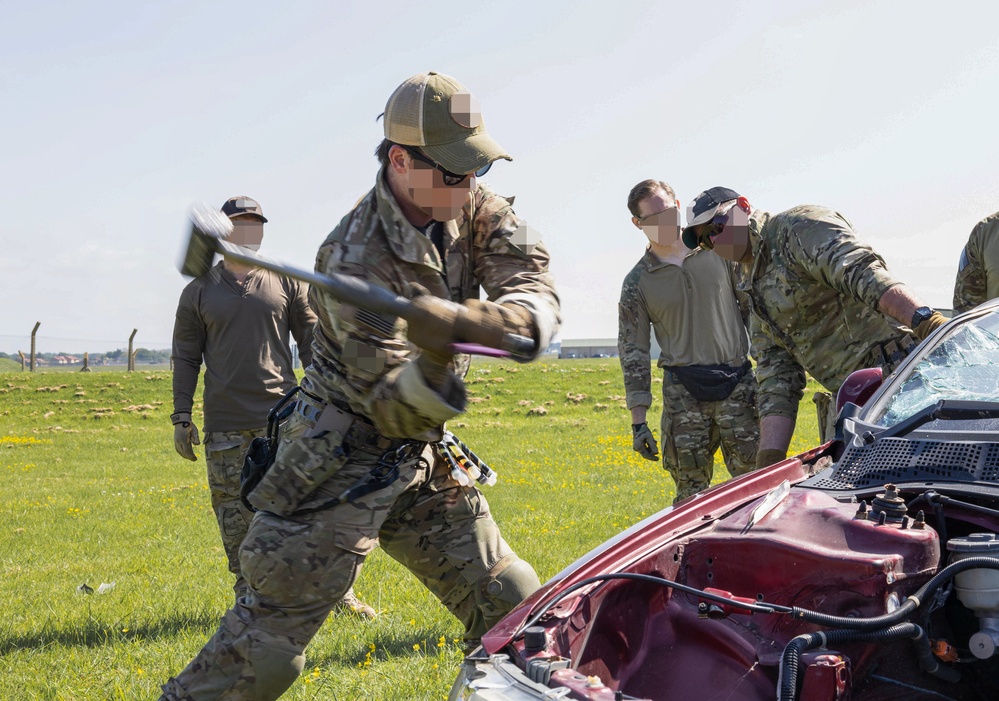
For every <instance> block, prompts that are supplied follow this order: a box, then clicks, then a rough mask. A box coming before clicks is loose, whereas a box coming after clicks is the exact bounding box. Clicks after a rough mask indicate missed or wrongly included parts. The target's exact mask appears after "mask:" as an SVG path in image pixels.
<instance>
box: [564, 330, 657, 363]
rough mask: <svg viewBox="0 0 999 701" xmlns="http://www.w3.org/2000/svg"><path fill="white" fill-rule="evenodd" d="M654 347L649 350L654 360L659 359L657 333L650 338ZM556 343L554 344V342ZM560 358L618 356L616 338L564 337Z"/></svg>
mask: <svg viewBox="0 0 999 701" xmlns="http://www.w3.org/2000/svg"><path fill="white" fill-rule="evenodd" d="M649 341H650V343H651V345H652V347H651V349H650V351H649V355H650V356H651V358H652V360H653V361H656V360H659V353H660V350H661V349H660V348H659V344H658V343H656V337H655V335H654V334H653V335H651V337H650V339H649ZM552 345H554V344H552ZM558 357H559V358H616V357H617V339H616V338H567V339H563V340H562V342H561V345H560V347H559V349H558Z"/></svg>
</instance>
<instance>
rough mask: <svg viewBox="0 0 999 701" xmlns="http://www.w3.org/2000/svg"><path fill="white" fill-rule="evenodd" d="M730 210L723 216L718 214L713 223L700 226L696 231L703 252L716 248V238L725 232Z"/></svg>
mask: <svg viewBox="0 0 999 701" xmlns="http://www.w3.org/2000/svg"><path fill="white" fill-rule="evenodd" d="M729 209H731V208H728V209H726V210H725V211H724V212H723V213H721V214H716V215H715V216H714V217H712V219H711V221H709V222H705V223H703V224H698V225H697V227H696V228H695V229H694V235H695V236H696V237H697V247H698V248H700V249H701V250H703V251H710V250H712V249H713V248H714V247H715V236H717V235H718V234H720V233H721V232H722V231H724V230H725V221H726V220H727V219H728V213H729Z"/></svg>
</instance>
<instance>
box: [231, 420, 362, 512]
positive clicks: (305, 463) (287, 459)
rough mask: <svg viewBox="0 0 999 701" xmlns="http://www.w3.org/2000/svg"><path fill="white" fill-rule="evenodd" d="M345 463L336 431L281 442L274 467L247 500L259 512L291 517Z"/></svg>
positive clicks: (343, 451)
mask: <svg viewBox="0 0 999 701" xmlns="http://www.w3.org/2000/svg"><path fill="white" fill-rule="evenodd" d="M346 462H347V452H346V451H345V450H344V447H343V435H342V434H340V433H339V432H338V431H325V432H323V433H322V434H320V435H316V436H312V437H299V438H291V439H284V440H282V441H281V443H280V445H279V447H278V451H277V456H276V458H275V460H274V464H273V465H272V466H271V468H270V469H269V470H268V471H267V472H266V474H264V476H263V478H262V479H261V480H260V484H258V485H257V487H256V489H254V490H253V491H252V492H250V494H249V495H248V496H247V499H248V501H249V502H250V503H251V504H252V505H253V506H254V507H255V508H257V509H258V510H260V511H269V512H270V513H273V514H277V515H278V516H284V517H288V516H291V515H293V514H294V513H295V511H297V510H298V508H299V506H300V505H301V504H302V503H303V502H304V501H305V500H306V499H308V497H309V496H310V495H311V494H312V493H313V492H314V491H315V490H316V489H317V488H318V487H319V486H320V485H321V484H322V483H323V482H325V481H326V480H327V479H329V478H330V477H331V476H333V475H334V474H335V473H336V472H337V470H339V469H340V468H341V467H343V465H344V463H346Z"/></svg>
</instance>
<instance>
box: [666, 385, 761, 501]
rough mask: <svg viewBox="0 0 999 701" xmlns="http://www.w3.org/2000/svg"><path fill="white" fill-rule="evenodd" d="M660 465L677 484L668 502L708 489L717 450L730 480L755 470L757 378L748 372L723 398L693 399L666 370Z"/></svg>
mask: <svg viewBox="0 0 999 701" xmlns="http://www.w3.org/2000/svg"><path fill="white" fill-rule="evenodd" d="M660 429H661V432H662V451H663V467H664V468H665V469H666V471H667V472H669V474H670V476H671V477H672V478H673V481H674V482H676V498H675V499H674V500H673V503H674V504H675V503H676V502H678V501H680V500H681V499H685V498H687V497H689V496H690V495H692V494H696V493H697V492H700V491H702V490H704V489H707V488H708V486H710V485H711V477H712V475H713V473H714V455H715V451H717V450H718V448H719V446H720V447H721V450H722V456H723V457H724V459H725V466H726V467H727V468H728V471H729V474H731V475H732V476H733V477H736V476H738V475H742V474H745V473H746V472H749V471H750V470H753V469H755V468H756V448H757V445H758V443H759V440H760V423H759V417H758V415H757V411H756V377H755V376H754V375H753V373H752V372H747V373H746V375H745V377H743V378H742V380H740V381H739V384H737V385H736V386H735V389H733V390H732V394H730V395H729V396H728V398H727V399H722V400H721V401H717V402H708V401H701V400H698V399H694V397H693V396H691V394H690V392H689V391H687V388H686V387H684V386H683V385H682V384H680V383H679V382H677V381H675V380H674V379H673V378H671V373H670V372H668V371H667V372H666V375H665V377H664V378H663V414H662V422H661V426H660Z"/></svg>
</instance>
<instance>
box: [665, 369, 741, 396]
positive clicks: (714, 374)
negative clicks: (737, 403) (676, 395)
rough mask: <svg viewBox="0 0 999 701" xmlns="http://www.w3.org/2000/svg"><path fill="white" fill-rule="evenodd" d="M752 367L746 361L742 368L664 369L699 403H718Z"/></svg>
mask: <svg viewBox="0 0 999 701" xmlns="http://www.w3.org/2000/svg"><path fill="white" fill-rule="evenodd" d="M750 367H752V366H751V365H750V363H749V361H748V360H747V361H746V362H745V363H744V364H743V365H742V367H737V368H736V367H732V366H731V365H682V366H681V365H675V366H669V367H667V368H666V369H667V370H668V371H669V372H670V374H671V375H672V376H673V377H674V378H675V379H676V381H677V382H679V383H680V384H681V385H683V387H684V389H686V390H687V391H688V392H690V396H692V397H693V398H694V399H696V400H698V401H700V402H720V401H721V400H722V399H728V396H729V395H730V394H732V390H734V389H735V386H736V385H737V384H739V381H740V380H742V378H743V377H745V376H746V373H747V372H749V368H750Z"/></svg>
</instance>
